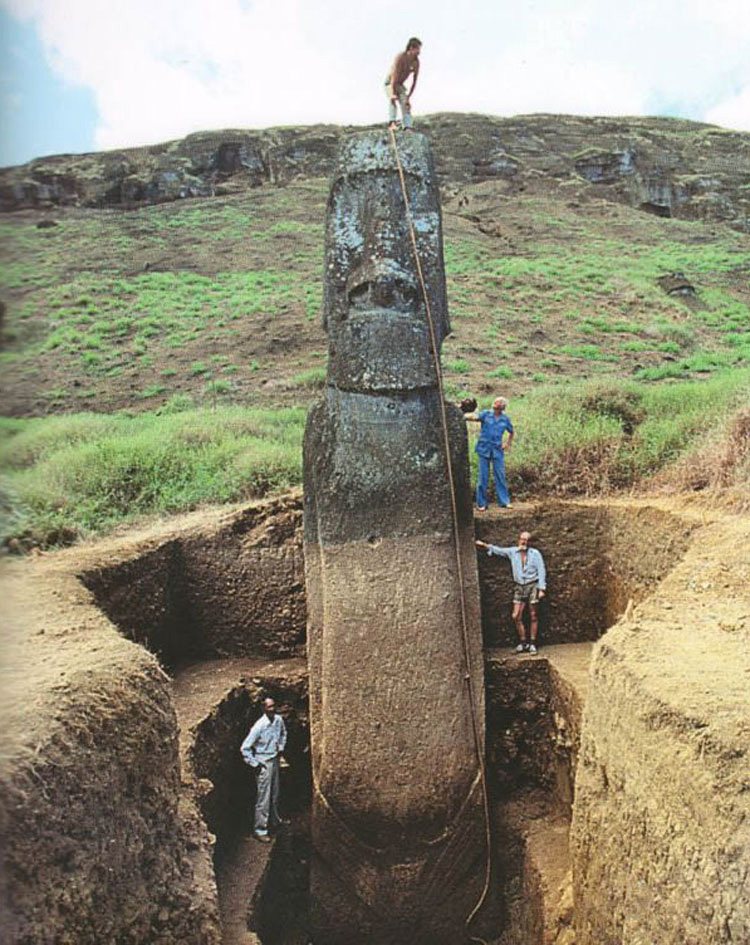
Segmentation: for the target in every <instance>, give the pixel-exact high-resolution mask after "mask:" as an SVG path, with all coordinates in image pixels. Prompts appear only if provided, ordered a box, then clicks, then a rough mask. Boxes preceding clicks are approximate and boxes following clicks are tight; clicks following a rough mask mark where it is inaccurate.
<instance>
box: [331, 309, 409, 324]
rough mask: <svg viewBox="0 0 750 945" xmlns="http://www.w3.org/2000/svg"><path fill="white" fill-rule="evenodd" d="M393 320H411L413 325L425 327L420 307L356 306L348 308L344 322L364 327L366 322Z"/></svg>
mask: <svg viewBox="0 0 750 945" xmlns="http://www.w3.org/2000/svg"><path fill="white" fill-rule="evenodd" d="M393 321H399V322H408V321H410V322H413V323H414V326H415V327H419V328H426V327H427V323H426V321H425V315H424V310H423V309H422V308H420V309H418V310H417V311H415V310H414V309H413V308H412V309H408V310H407V309H401V308H382V307H381V308H366V309H361V308H356V309H349V311H348V314H347V318H346V320H345V322H344V324H347V323H348V324H349V325H350V326H354V325H356V326H358V327H360V326H361V327H366V325H367V323H368V322H369V323H388V322H393Z"/></svg>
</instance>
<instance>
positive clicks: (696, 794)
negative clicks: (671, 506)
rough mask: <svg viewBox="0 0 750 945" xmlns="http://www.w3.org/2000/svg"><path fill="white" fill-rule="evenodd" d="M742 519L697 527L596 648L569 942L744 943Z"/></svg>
mask: <svg viewBox="0 0 750 945" xmlns="http://www.w3.org/2000/svg"><path fill="white" fill-rule="evenodd" d="M749 580H750V521H748V520H747V519H744V520H743V519H740V518H739V517H737V518H734V519H732V518H726V519H724V520H722V521H721V522H719V523H717V524H715V525H713V526H710V527H704V528H702V530H701V535H700V538H699V539H698V540H697V541H696V542H694V544H693V545H692V546H691V548H690V549H689V551H688V553H687V554H686V555H685V557H684V558H683V559H682V560H681V561H680V562H679V563H678V565H677V567H676V568H675V570H674V571H673V572H672V573H671V574H670V576H669V577H668V578H667V579H666V580H665V581H664V582H663V584H662V585H661V586H660V588H659V592H658V594H656V595H653V596H652V597H651V598H650V599H649V600H648V601H645V602H644V603H643V605H642V606H641V607H639V608H637V609H636V610H635V612H634V613H633V614H632V615H630V616H629V618H628V619H623V620H622V621H620V622H619V623H618V625H617V626H616V627H614V628H613V629H612V630H610V631H609V632H608V633H607V635H606V636H605V637H604V638H603V639H602V640H601V641H600V642H599V643H598V644H597V645H596V646H595V648H594V654H593V658H592V664H591V671H590V684H589V696H588V700H587V703H586V707H585V709H584V719H583V727H582V738H581V751H580V760H579V764H578V770H577V780H576V800H575V805H574V812H573V824H572V833H571V842H572V854H573V868H574V888H575V895H576V916H575V921H576V935H577V937H576V942H577V945H630V943H632V945H636V943H639V942H654V943H657V942H659V943H661V942H664V943H667V942H675V943H677V942H680V943H682V942H685V943H693V942H696V943H697V942H700V943H701V945H719V943H721V945H733V943H740V942H742V943H745V942H750V896H749V895H748V890H750V723H749V721H748V720H749V719H750V712H749V709H750V695H749V693H750V656H749V655H748V654H749V653H750V604H749V600H748V593H747V589H748V586H749V585H748V581H749Z"/></svg>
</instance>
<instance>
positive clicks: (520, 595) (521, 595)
mask: <svg viewBox="0 0 750 945" xmlns="http://www.w3.org/2000/svg"><path fill="white" fill-rule="evenodd" d="M538 602H539V588H538V587H537V582H536V581H532V582H531V584H514V585H513V603H514V604H537V603H538Z"/></svg>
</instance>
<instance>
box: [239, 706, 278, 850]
mask: <svg viewBox="0 0 750 945" xmlns="http://www.w3.org/2000/svg"><path fill="white" fill-rule="evenodd" d="M285 747H286V726H285V725H284V720H283V719H282V717H281V716H280V715H276V703H275V702H274V701H273V699H271V698H268V699H265V700H264V701H263V715H261V717H260V718H259V719H258V721H257V722H256V723H255V725H253V727H252V728H251V729H250V732H249V733H248V736H247V738H246V739H245V740H244V742H243V743H242V747H241V748H240V751H241V752H242V757H243V758H244V760H245V761H246V762H247V764H249V765H250V767H251V768H255V771H256V773H257V776H258V779H257V780H258V794H257V798H256V801H255V839H256V840H260V842H261V843H270V842H271V838H270V837H269V836H268V830H269V827H270V828H271V829H273V828H274V827H278V826H279V825H280V824H281V823H283V821H282V819H281V817H280V815H279V756H280V755H281V753H282V752H283V751H284V748H285Z"/></svg>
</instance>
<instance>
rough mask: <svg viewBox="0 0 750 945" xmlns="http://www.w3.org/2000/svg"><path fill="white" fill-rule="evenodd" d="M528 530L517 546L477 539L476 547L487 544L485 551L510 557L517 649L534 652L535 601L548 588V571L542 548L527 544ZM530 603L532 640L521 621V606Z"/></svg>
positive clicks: (522, 534)
mask: <svg viewBox="0 0 750 945" xmlns="http://www.w3.org/2000/svg"><path fill="white" fill-rule="evenodd" d="M530 541H531V534H530V533H529V532H521V534H520V535H519V536H518V547H509V548H501V547H499V546H498V545H488V544H487V542H484V541H477V547H479V548H486V549H487V554H488V555H498V556H499V557H501V558H508V559H509V560H510V565H511V568H512V569H513V581H514V584H515V587H514V589H513V621H514V623H515V625H516V630H517V632H518V646H517V647H516V653H536V639H537V633H538V631H539V617H538V614H537V604H538V602H539V601H540V600H541V599H542V597H544V595H545V594H546V592H547V571H546V569H545V567H544V558H543V557H542V553H541V551H538V550H537V549H536V548H530V547H529V542H530ZM527 603H528V605H529V614H530V621H529V623H530V627H529V630H530V635H531V640H530V641H527V640H526V628H525V627H524V625H523V610H524V607H525V606H526V604H527Z"/></svg>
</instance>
